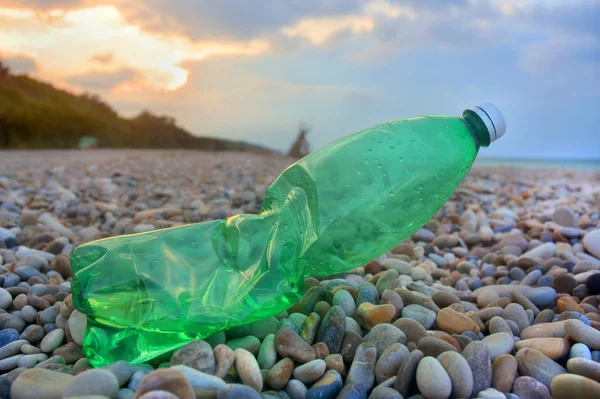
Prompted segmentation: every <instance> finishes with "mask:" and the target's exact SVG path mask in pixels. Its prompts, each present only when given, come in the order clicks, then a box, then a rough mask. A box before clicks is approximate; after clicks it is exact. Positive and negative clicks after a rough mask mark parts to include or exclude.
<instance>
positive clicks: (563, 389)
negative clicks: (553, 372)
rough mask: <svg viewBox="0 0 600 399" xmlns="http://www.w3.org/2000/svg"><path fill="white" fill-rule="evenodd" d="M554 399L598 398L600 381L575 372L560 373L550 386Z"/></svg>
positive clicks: (599, 395) (599, 396)
mask: <svg viewBox="0 0 600 399" xmlns="http://www.w3.org/2000/svg"><path fill="white" fill-rule="evenodd" d="M550 391H551V392H552V397H553V398H554V399H572V398H600V383H598V382H596V381H594V380H591V379H589V378H586V377H582V376H580V375H576V374H561V375H559V376H556V378H554V379H553V380H552V385H551V386H550Z"/></svg>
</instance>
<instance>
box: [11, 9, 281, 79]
mask: <svg viewBox="0 0 600 399" xmlns="http://www.w3.org/2000/svg"><path fill="white" fill-rule="evenodd" d="M0 43H2V51H3V53H2V54H0V56H5V57H6V56H20V57H25V58H29V59H32V60H33V61H35V63H36V64H37V65H39V67H40V70H39V71H38V72H39V74H40V75H41V76H44V78H45V79H48V80H51V81H53V82H55V83H57V84H59V85H61V86H75V88H76V87H77V84H76V83H75V84H73V81H74V82H77V81H78V80H77V79H78V78H81V77H85V76H86V75H88V74H95V75H97V74H108V76H113V77H118V76H123V78H125V80H123V81H110V82H112V83H114V84H113V85H112V86H111V87H110V88H111V89H112V90H113V91H139V90H149V91H172V90H176V89H178V88H180V87H182V86H183V85H185V83H186V82H187V79H188V75H189V71H188V70H187V69H185V68H183V67H182V66H181V65H182V64H183V63H185V62H189V61H201V60H203V59H206V58H208V57H212V56H223V55H230V56H231V55H233V56H253V55H258V54H262V53H264V52H266V51H267V50H268V49H269V45H268V43H267V42H266V41H263V40H258V39H255V40H238V41H203V40H191V39H189V38H187V37H185V36H182V35H179V34H170V33H156V32H149V31H146V30H144V29H142V28H140V27H139V26H137V25H135V24H133V23H131V22H129V21H128V20H127V19H126V18H125V16H124V15H123V14H122V13H121V11H120V10H119V9H118V8H116V7H115V6H94V7H84V8H76V9H49V10H37V9H28V8H0ZM125 70H126V71H133V73H132V74H122V73H120V72H121V71H125ZM73 77H75V79H71V78H73Z"/></svg>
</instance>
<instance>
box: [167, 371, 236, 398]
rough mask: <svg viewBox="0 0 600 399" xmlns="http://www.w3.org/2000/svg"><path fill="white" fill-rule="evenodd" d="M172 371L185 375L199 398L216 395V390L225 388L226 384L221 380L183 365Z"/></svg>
mask: <svg viewBox="0 0 600 399" xmlns="http://www.w3.org/2000/svg"><path fill="white" fill-rule="evenodd" d="M170 370H177V371H179V372H181V374H183V376H184V377H185V379H186V380H187V382H188V383H189V384H190V386H191V387H192V389H193V390H194V392H195V393H196V395H197V396H198V397H201V396H202V395H204V394H208V393H214V392H215V391H216V390H218V389H221V388H225V386H226V384H225V381H223V380H222V379H221V378H219V377H216V376H214V375H210V374H206V373H203V372H202V371H198V370H196V369H193V368H191V367H188V366H184V365H183V364H179V365H177V366H173V367H171V368H170Z"/></svg>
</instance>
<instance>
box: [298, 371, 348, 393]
mask: <svg viewBox="0 0 600 399" xmlns="http://www.w3.org/2000/svg"><path fill="white" fill-rule="evenodd" d="M342 385H343V383H342V376H341V375H340V374H339V373H338V372H337V371H335V370H328V371H327V372H325V374H323V376H322V377H321V378H320V379H319V380H318V381H317V382H315V383H314V384H313V386H312V387H310V389H309V390H308V391H307V392H306V396H305V398H306V399H325V398H335V397H336V396H337V395H338V394H339V393H340V391H341V390H342Z"/></svg>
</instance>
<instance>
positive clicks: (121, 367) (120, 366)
mask: <svg viewBox="0 0 600 399" xmlns="http://www.w3.org/2000/svg"><path fill="white" fill-rule="evenodd" d="M104 370H106V371H110V372H111V373H112V374H113V375H114V376H115V377H116V378H117V381H118V383H119V386H120V387H122V386H124V385H125V384H126V383H127V381H129V379H130V378H131V375H132V374H133V368H132V367H131V365H130V364H129V363H127V362H126V361H124V360H119V361H117V362H115V363H112V364H109V365H107V366H106V367H104Z"/></svg>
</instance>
